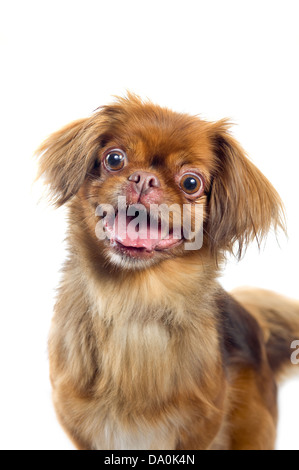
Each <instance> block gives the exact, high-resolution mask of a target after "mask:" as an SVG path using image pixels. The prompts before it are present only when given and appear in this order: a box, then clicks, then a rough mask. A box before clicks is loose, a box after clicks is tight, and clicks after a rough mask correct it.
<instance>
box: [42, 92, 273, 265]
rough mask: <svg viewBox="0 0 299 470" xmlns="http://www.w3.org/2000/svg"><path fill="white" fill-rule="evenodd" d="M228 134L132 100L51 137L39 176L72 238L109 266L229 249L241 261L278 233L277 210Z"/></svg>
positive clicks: (267, 187)
mask: <svg viewBox="0 0 299 470" xmlns="http://www.w3.org/2000/svg"><path fill="white" fill-rule="evenodd" d="M227 127H228V125H227V123H226V121H220V122H218V123H208V122H205V121H202V120H200V119H199V118H197V117H192V116H188V115H185V114H178V113H174V112H172V111H169V110H167V109H163V108H160V107H158V106H154V105H152V104H150V103H145V104H144V103H142V102H141V101H140V100H139V99H138V98H136V97H135V96H129V97H128V99H120V100H118V101H117V102H116V103H115V104H114V105H111V106H106V107H103V108H101V109H100V111H98V112H96V113H95V114H94V115H93V116H92V117H91V118H89V119H84V120H80V121H77V122H75V123H73V124H71V125H69V126H67V127H66V128H64V129H62V130H61V131H58V132H57V133H56V134H54V135H52V136H51V137H50V138H49V139H48V140H47V141H46V142H45V143H44V144H43V145H42V147H41V149H40V150H39V152H40V153H42V156H41V163H40V173H41V174H45V176H46V180H47V182H48V183H49V185H50V188H51V190H52V194H53V196H54V198H56V202H57V204H59V205H61V204H63V203H65V202H66V201H68V200H69V199H71V202H70V209H71V213H72V214H73V218H72V224H75V225H76V231H77V233H78V232H79V233H80V231H81V232H82V234H81V237H83V236H84V240H85V244H87V246H88V245H89V246H90V249H91V250H93V252H94V253H95V252H97V251H98V252H99V253H101V256H103V257H104V258H105V260H106V261H107V262H108V263H110V264H112V265H117V266H119V267H123V268H125V269H136V268H146V267H148V266H150V265H152V264H156V263H159V262H160V261H161V260H165V259H168V258H174V257H179V258H182V257H184V258H186V261H187V259H191V258H192V259H193V261H194V258H196V257H197V256H200V253H203V252H205V253H209V255H210V256H211V257H215V256H217V254H219V253H220V252H223V251H225V250H232V247H233V245H234V243H235V242H239V250H240V252H241V250H242V247H243V245H244V243H247V242H249V241H250V240H251V239H252V238H254V237H259V236H263V235H264V234H265V233H266V232H267V231H268V229H269V227H270V225H271V223H272V222H274V225H276V226H277V225H280V224H281V220H280V210H281V206H280V200H279V197H278V195H277V193H276V192H275V190H274V189H273V188H272V186H271V185H270V183H269V182H268V181H267V180H266V178H265V177H264V176H263V175H262V174H261V173H260V172H259V171H258V170H257V169H256V168H255V167H254V165H253V164H251V163H250V162H249V160H248V159H247V158H246V156H245V155H244V152H243V151H242V149H241V148H240V146H239V145H238V144H237V142H236V141H235V140H234V139H233V138H232V137H231V136H230V134H229V133H228V131H227ZM167 208H168V210H167ZM187 226H188V227H187ZM194 240H196V243H197V244H196V243H195V244H194ZM188 241H189V245H190V242H192V241H193V244H194V248H193V249H190V246H189V247H187V246H188V243H187V242H188Z"/></svg>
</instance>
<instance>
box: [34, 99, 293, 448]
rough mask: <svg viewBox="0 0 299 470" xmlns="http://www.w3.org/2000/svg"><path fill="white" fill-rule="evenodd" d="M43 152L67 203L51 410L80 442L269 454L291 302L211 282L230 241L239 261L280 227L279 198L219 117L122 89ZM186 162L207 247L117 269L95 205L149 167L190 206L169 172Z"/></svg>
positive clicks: (167, 196)
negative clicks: (113, 159)
mask: <svg viewBox="0 0 299 470" xmlns="http://www.w3.org/2000/svg"><path fill="white" fill-rule="evenodd" d="M110 147H117V148H122V149H125V151H126V152H127V157H128V164H127V166H126V167H125V168H124V169H123V170H122V171H120V172H118V173H117V174H113V175H112V174H107V171H106V172H105V171H104V170H103V169H102V165H101V155H102V154H103V153H104V152H105V150H106V149H108V148H110ZM38 154H39V155H40V172H39V176H41V175H43V176H44V178H45V181H46V183H47V184H48V186H49V189H50V195H51V197H52V200H53V201H54V203H55V204H56V205H61V204H64V203H67V204H68V208H69V230H68V244H69V259H68V261H67V262H66V264H65V267H64V275H63V279H62V282H61V285H60V291H59V295H58V300H57V304H56V308H55V316H54V319H53V324H52V328H51V334H50V340H49V356H50V368H51V381H52V385H53V399H54V404H55V408H56V411H57V415H58V418H59V420H60V422H61V424H62V425H63V427H64V429H65V430H66V432H67V433H68V435H69V436H70V438H71V439H72V441H73V442H74V444H75V445H76V446H77V448H78V449H272V448H273V447H274V443H275V428H276V421H277V410H276V376H278V375H279V374H280V372H281V370H282V369H283V368H284V367H286V366H287V365H289V366H291V362H290V360H288V358H290V355H291V350H289V347H290V345H289V342H290V341H291V340H292V339H299V307H298V304H297V303H295V302H294V303H292V302H288V301H285V300H282V299H281V298H278V297H276V296H275V295H273V296H272V294H270V293H262V294H261V293H259V292H255V291H252V292H249V293H247V294H246V295H245V294H242V293H239V294H235V297H236V299H237V300H238V299H239V300H240V303H238V302H237V301H235V300H234V299H233V298H232V297H231V296H229V295H228V294H226V293H224V292H223V291H222V290H221V288H220V286H219V285H218V283H217V281H216V278H217V275H218V266H219V264H220V263H221V261H222V260H223V258H224V255H225V252H227V251H233V249H234V247H235V246H236V245H237V254H238V256H240V255H241V254H242V252H243V250H244V249H245V248H246V245H247V244H248V243H249V242H250V241H252V240H253V239H254V238H256V239H257V240H258V241H260V240H261V239H262V238H263V237H264V236H265V235H266V233H267V232H268V230H269V229H270V227H271V225H273V226H274V228H275V229H276V228H278V227H282V226H283V222H282V220H283V216H282V205H281V202H280V199H279V196H278V195H277V193H276V191H275V190H274V189H273V187H272V186H271V184H270V183H269V182H268V180H267V179H266V178H265V177H264V176H263V175H262V174H261V173H260V171H259V170H258V169H257V168H256V167H255V166H254V165H253V164H252V163H251V162H250V161H249V160H248V159H247V157H246V155H245V153H244V151H243V150H242V149H241V147H240V146H239V144H238V143H237V142H236V141H235V140H234V139H233V137H232V136H231V135H230V133H229V131H228V123H227V121H220V122H216V123H209V122H205V121H202V120H200V119H199V118H197V117H193V116H188V115H185V114H179V113H174V112H172V111H170V110H167V109H164V108H160V107H159V106H155V105H153V104H151V103H149V102H146V103H144V102H142V101H141V100H140V99H139V98H138V97H136V96H134V95H129V96H128V98H125V99H118V100H117V101H116V102H115V103H114V104H112V105H110V106H105V107H102V108H100V109H99V110H97V111H96V112H95V113H94V114H93V115H92V116H91V117H90V118H86V119H82V120H79V121H76V122H75V123H73V124H70V125H68V126H67V127H65V128H64V129H62V130H60V131H58V132H56V133H55V134H53V135H52V136H50V137H49V138H48V139H47V140H46V141H45V142H44V143H43V144H42V146H41V147H40V149H39V150H38ZM182 167H183V168H185V167H186V168H197V169H200V172H201V175H202V176H203V177H204V180H205V183H206V186H205V192H204V194H203V195H201V196H200V198H199V199H198V200H197V201H194V202H193V204H201V205H202V206H203V208H204V230H205V232H204V233H205V235H204V244H203V247H202V249H200V250H198V251H185V250H184V249H183V247H182V245H181V246H177V247H174V248H173V249H170V250H168V251H167V250H166V251H160V252H157V253H156V254H155V258H154V260H150V261H149V262H144V263H143V264H142V265H141V266H139V267H138V269H137V268H135V267H134V266H133V265H127V264H126V263H125V262H124V263H123V265H121V266H120V265H115V264H114V263H113V261H112V260H111V257H109V251H110V247H109V246H108V245H107V243H106V241H101V240H99V239H98V238H97V237H96V235H95V226H96V223H97V221H98V218H97V217H96V216H95V208H96V207H97V206H98V204H103V203H110V204H112V205H114V206H115V204H116V200H117V196H120V195H122V194H123V193H124V190H125V188H126V185H127V184H128V177H129V176H130V175H131V174H132V173H133V172H134V171H136V170H147V171H149V169H150V171H152V172H153V173H154V174H155V175H157V177H158V178H159V180H160V182H161V190H162V192H163V201H164V202H165V203H166V204H172V203H178V204H184V203H187V202H188V201H187V200H186V198H185V196H184V194H183V193H182V191H181V190H180V189H179V188H178V185H177V183H176V181H175V175H176V174H177V173H178V172H179V171H180V169H181V168H182ZM242 304H243V305H244V307H243V306H242ZM245 308H246V309H245ZM276 347H277V348H278V351H279V353H276V352H275V351H276Z"/></svg>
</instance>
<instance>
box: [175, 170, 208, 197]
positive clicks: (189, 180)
mask: <svg viewBox="0 0 299 470" xmlns="http://www.w3.org/2000/svg"><path fill="white" fill-rule="evenodd" d="M180 187H181V189H182V190H183V191H184V193H186V194H188V195H190V196H196V197H198V196H200V195H201V193H202V191H203V188H204V183H203V180H202V179H201V177H200V176H199V175H196V174H195V173H185V174H184V175H183V176H182V177H181V180H180Z"/></svg>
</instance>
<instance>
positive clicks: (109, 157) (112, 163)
mask: <svg viewBox="0 0 299 470" xmlns="http://www.w3.org/2000/svg"><path fill="white" fill-rule="evenodd" d="M125 159H126V154H125V152H123V151H122V150H120V149H113V150H110V151H109V152H108V153H107V154H106V156H105V158H104V163H105V167H106V168H107V170H110V171H119V170H121V169H122V168H123V167H124V166H125Z"/></svg>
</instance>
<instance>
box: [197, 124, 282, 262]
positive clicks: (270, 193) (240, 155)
mask: <svg viewBox="0 0 299 470" xmlns="http://www.w3.org/2000/svg"><path fill="white" fill-rule="evenodd" d="M228 128H229V124H228V122H227V121H225V120H223V121H219V122H217V123H215V124H213V125H212V133H211V139H212V145H213V150H214V155H215V157H216V167H215V168H216V169H215V172H214V176H213V181H212V184H211V188H210V192H209V197H208V219H207V225H206V231H207V236H208V244H209V246H210V248H211V251H212V252H213V253H214V254H216V253H217V252H219V250H221V251H229V252H235V247H236V246H237V250H238V251H237V256H238V258H240V257H241V256H242V252H243V250H244V249H245V248H246V246H247V245H248V243H249V242H251V241H252V240H254V239H255V238H256V240H257V242H258V244H259V245H260V242H261V241H262V240H263V238H264V237H265V236H266V235H267V233H268V231H269V230H270V228H271V226H273V228H274V229H275V230H277V229H278V228H282V229H283V230H284V231H285V226H284V210H283V205H282V202H281V199H280V197H279V195H278V194H277V192H276V191H275V189H274V188H273V186H272V185H271V183H270V182H269V181H268V180H267V179H266V178H265V176H264V175H263V174H262V173H261V172H260V171H259V170H258V169H257V168H256V167H255V166H254V165H253V163H251V162H250V160H249V159H248V158H247V157H246V154H245V152H244V150H243V149H242V148H241V146H240V145H239V144H238V142H237V141H236V140H235V139H234V138H233V137H232V136H231V135H230V133H229V131H228Z"/></svg>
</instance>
